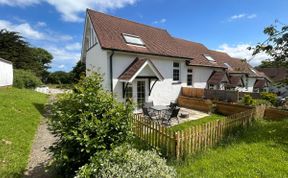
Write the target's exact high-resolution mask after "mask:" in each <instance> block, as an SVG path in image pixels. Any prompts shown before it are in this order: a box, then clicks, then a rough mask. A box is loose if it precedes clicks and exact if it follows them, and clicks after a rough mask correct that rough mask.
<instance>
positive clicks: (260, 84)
mask: <svg viewBox="0 0 288 178" xmlns="http://www.w3.org/2000/svg"><path fill="white" fill-rule="evenodd" d="M265 86H266V80H264V79H263V80H256V82H255V84H254V88H264V87H265Z"/></svg>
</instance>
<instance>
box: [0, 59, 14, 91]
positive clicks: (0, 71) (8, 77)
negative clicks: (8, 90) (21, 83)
mask: <svg viewBox="0 0 288 178" xmlns="http://www.w3.org/2000/svg"><path fill="white" fill-rule="evenodd" d="M11 85H13V65H12V63H11V62H10V61H7V60H5V59H2V58H0V87H3V86H11Z"/></svg>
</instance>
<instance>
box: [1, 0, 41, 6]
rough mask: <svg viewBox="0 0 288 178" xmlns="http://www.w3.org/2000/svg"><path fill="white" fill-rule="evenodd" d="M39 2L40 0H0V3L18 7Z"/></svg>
mask: <svg viewBox="0 0 288 178" xmlns="http://www.w3.org/2000/svg"><path fill="white" fill-rule="evenodd" d="M40 2H41V1H40V0H0V4H3V5H8V6H19V7H26V6H31V5H34V4H39V3H40Z"/></svg>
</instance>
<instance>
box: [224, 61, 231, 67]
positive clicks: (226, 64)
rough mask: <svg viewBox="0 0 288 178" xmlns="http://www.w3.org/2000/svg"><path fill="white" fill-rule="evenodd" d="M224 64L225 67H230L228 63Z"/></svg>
mask: <svg viewBox="0 0 288 178" xmlns="http://www.w3.org/2000/svg"><path fill="white" fill-rule="evenodd" d="M224 65H225V66H226V67H228V68H232V67H231V66H230V65H229V64H228V63H226V62H225V63H224Z"/></svg>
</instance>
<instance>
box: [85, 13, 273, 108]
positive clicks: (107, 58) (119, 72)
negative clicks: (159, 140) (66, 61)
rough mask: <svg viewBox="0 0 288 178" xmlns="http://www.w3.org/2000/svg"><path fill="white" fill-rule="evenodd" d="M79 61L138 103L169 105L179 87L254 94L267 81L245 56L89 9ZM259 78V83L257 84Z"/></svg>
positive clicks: (112, 88)
mask: <svg viewBox="0 0 288 178" xmlns="http://www.w3.org/2000/svg"><path fill="white" fill-rule="evenodd" d="M81 60H82V61H83V62H85V63H86V69H87V75H89V73H90V71H97V72H100V73H102V74H103V75H104V81H103V87H104V88H105V89H107V90H109V91H111V92H113V94H115V96H116V97H117V98H118V99H119V100H120V101H125V100H126V98H130V97H132V98H133V99H134V100H135V101H136V102H137V103H138V105H139V106H141V105H142V104H143V103H144V102H145V101H153V102H154V103H155V104H156V105H163V104H169V103H170V102H171V101H175V100H176V99H177V97H178V95H179V93H180V91H181V87H194V88H209V89H221V90H225V89H227V90H240V91H245V92H253V91H255V90H256V87H259V89H262V88H264V87H265V86H266V84H267V83H268V81H269V80H268V78H267V77H266V76H265V75H264V74H262V73H260V72H258V71H256V70H255V69H253V68H252V67H251V66H250V65H249V64H248V63H247V62H246V61H244V60H241V59H236V58H232V57H230V56H229V55H228V54H226V53H222V52H218V51H212V50H209V49H208V48H207V47H205V46H204V45H202V44H200V43H195V42H191V41H187V40H183V39H179V38H175V37H173V36H171V35H170V34H169V33H168V32H167V31H166V30H163V29H159V28H155V27H151V26H147V25H143V24H140V23H137V22H132V21H129V20H125V19H121V18H118V17H113V16H110V15H106V14H103V13H100V12H96V11H93V10H90V9H88V10H87V14H86V20H85V29H84V36H83V45H82V55H81ZM260 80H261V81H262V80H263V81H264V86H262V83H259V84H258V83H257V81H260ZM256 83H257V85H256ZM255 85H256V86H255Z"/></svg>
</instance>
